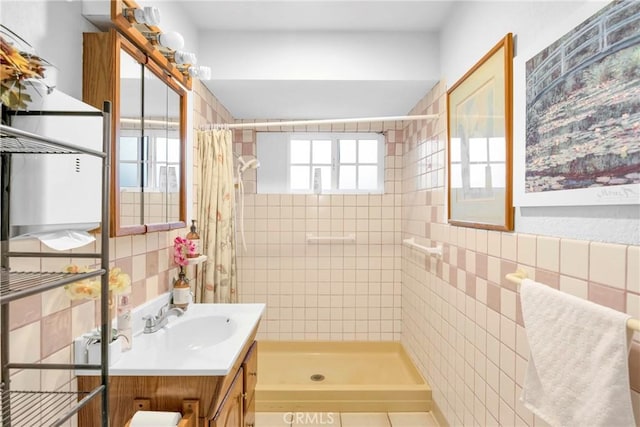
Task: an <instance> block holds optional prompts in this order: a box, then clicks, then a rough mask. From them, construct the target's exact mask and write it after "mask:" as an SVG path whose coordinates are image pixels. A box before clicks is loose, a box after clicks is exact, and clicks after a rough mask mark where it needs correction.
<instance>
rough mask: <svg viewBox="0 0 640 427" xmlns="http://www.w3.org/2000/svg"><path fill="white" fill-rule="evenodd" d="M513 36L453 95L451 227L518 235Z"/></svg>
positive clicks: (466, 77) (449, 152)
mask: <svg viewBox="0 0 640 427" xmlns="http://www.w3.org/2000/svg"><path fill="white" fill-rule="evenodd" d="M512 152H513V34H511V33H508V34H507V35H506V36H505V37H503V38H502V40H500V41H499V42H498V43H497V44H496V45H495V46H494V47H493V48H492V49H491V50H490V51H489V52H488V53H487V54H486V55H484V56H483V57H482V59H480V60H479V61H478V62H477V63H476V64H475V65H474V66H473V67H472V68H471V69H470V70H469V71H468V72H467V73H466V74H465V75H464V76H462V78H460V80H458V81H457V82H456V83H455V84H454V85H453V86H452V87H451V88H450V89H449V90H448V91H447V166H448V169H447V170H448V174H447V189H448V190H447V202H448V203H447V218H448V220H449V224H452V225H457V226H462V227H474V228H483V229H490V230H502V231H512V230H513V226H514V224H513V178H512V175H513V164H512V162H513V159H512Z"/></svg>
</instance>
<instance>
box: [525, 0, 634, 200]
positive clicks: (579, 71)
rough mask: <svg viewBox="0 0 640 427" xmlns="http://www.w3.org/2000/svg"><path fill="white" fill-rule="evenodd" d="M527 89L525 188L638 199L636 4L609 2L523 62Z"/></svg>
mask: <svg viewBox="0 0 640 427" xmlns="http://www.w3.org/2000/svg"><path fill="white" fill-rule="evenodd" d="M526 88H527V114H526V165H525V193H544V192H559V191H565V190H579V189H595V190H597V193H596V194H598V195H599V196H598V197H600V198H601V199H602V200H603V201H605V202H606V201H607V200H609V202H610V203H617V202H621V203H625V204H627V203H640V200H638V199H639V196H638V184H639V183H640V2H638V1H634V0H625V1H616V2H613V3H611V4H610V5H608V6H607V7H605V8H604V9H602V10H601V11H600V12H598V13H597V14H596V15H594V16H592V17H591V18H590V19H588V20H587V21H585V22H583V23H582V24H580V25H579V26H577V27H576V28H574V29H573V30H572V31H571V32H569V33H567V34H566V35H564V36H563V37H562V38H560V39H559V40H557V41H556V42H554V43H552V44H551V45H550V46H548V47H547V48H545V49H544V50H542V51H541V52H540V53H538V54H537V55H535V56H534V57H533V58H531V59H530V60H528V61H527V63H526ZM577 204H580V203H577Z"/></svg>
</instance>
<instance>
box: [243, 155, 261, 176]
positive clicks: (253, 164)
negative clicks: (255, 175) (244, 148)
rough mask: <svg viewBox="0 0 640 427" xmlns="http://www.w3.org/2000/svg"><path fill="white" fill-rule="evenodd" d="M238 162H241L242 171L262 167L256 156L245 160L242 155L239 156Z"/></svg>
mask: <svg viewBox="0 0 640 427" xmlns="http://www.w3.org/2000/svg"><path fill="white" fill-rule="evenodd" d="M238 163H240V172H241V173H242V172H244V171H246V170H247V169H258V168H259V167H260V162H259V161H258V159H256V158H253V159H251V160H247V161H245V160H244V159H243V158H242V157H238Z"/></svg>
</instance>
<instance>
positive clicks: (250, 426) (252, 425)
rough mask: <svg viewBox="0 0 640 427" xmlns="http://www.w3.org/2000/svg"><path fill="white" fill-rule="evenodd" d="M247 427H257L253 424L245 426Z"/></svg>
mask: <svg viewBox="0 0 640 427" xmlns="http://www.w3.org/2000/svg"><path fill="white" fill-rule="evenodd" d="M245 425H246V426H247V427H255V424H253V423H251V424H245Z"/></svg>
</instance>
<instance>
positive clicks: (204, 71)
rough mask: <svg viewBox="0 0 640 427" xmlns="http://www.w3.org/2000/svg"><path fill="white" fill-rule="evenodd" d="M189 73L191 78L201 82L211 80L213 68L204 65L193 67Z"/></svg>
mask: <svg viewBox="0 0 640 427" xmlns="http://www.w3.org/2000/svg"><path fill="white" fill-rule="evenodd" d="M187 72H188V73H189V75H190V76H191V77H197V78H198V79H200V80H211V67H205V66H204V65H198V66H191V67H189V68H187Z"/></svg>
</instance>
